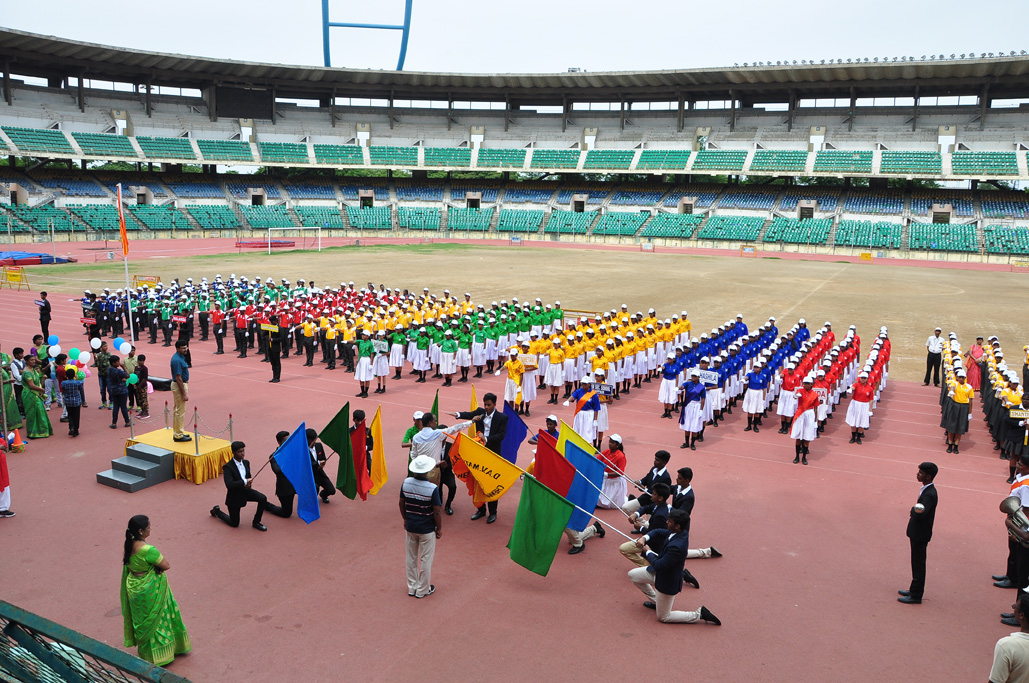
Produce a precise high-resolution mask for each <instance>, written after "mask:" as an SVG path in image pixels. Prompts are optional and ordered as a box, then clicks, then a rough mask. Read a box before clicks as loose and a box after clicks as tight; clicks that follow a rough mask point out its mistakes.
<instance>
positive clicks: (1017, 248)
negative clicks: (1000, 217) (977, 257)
mask: <svg viewBox="0 0 1029 683" xmlns="http://www.w3.org/2000/svg"><path fill="white" fill-rule="evenodd" d="M983 232H984V233H985V238H986V251H987V252H989V253H991V254H1016V255H1019V256H1022V255H1025V254H1029V227H1026V226H1024V225H1016V226H1011V225H987V226H986V227H985V228H984V229H983Z"/></svg>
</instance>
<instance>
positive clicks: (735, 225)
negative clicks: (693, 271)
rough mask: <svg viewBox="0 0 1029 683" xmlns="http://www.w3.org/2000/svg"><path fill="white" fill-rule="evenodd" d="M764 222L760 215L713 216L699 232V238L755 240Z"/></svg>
mask: <svg viewBox="0 0 1029 683" xmlns="http://www.w3.org/2000/svg"><path fill="white" fill-rule="evenodd" d="M764 224H765V219H764V218H761V217H760V216H712V217H711V218H709V219H707V223H705V224H704V227H703V228H701V229H700V232H699V233H697V239H701V240H728V241H739V242H755V241H757V237H758V235H760V234H761V228H762V227H763V226H764Z"/></svg>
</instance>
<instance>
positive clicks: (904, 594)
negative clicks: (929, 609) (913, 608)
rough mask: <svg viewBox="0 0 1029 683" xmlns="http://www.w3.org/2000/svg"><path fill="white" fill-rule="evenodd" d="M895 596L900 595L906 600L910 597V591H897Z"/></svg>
mask: <svg viewBox="0 0 1029 683" xmlns="http://www.w3.org/2000/svg"><path fill="white" fill-rule="evenodd" d="M897 595H902V596H904V597H905V598H906V597H908V596H909V595H911V591H897Z"/></svg>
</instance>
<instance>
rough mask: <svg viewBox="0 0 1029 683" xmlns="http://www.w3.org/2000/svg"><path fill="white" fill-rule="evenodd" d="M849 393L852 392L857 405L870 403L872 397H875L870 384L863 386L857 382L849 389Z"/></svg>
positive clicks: (873, 389) (873, 388)
mask: <svg viewBox="0 0 1029 683" xmlns="http://www.w3.org/2000/svg"><path fill="white" fill-rule="evenodd" d="M851 391H853V392H854V400H855V401H858V402H859V403H870V402H871V401H872V397H873V396H875V387H874V386H872V383H871V382H869V383H868V384H863V383H862V382H860V381H858V382H856V383H855V384H854V386H853V387H851Z"/></svg>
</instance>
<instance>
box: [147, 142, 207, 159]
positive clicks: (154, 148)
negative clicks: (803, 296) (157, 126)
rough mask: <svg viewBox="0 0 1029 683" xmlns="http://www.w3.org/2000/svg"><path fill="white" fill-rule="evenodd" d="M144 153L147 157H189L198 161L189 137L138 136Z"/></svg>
mask: <svg viewBox="0 0 1029 683" xmlns="http://www.w3.org/2000/svg"><path fill="white" fill-rule="evenodd" d="M136 142H138V143H139V147H140V149H142V150H143V155H144V156H145V157H146V158H147V159H188V160H190V161H196V158H197V155H196V153H195V152H194V151H193V145H191V144H189V139H188V138H159V137H158V138H151V137H143V136H136Z"/></svg>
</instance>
